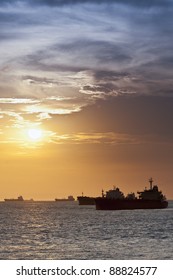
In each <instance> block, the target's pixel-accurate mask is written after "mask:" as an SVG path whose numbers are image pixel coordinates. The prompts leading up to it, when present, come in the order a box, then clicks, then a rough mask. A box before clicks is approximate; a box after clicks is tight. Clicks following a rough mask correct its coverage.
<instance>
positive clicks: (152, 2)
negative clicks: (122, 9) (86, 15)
mask: <svg viewBox="0 0 173 280" xmlns="http://www.w3.org/2000/svg"><path fill="white" fill-rule="evenodd" d="M14 2H16V3H17V2H18V3H19V2H21V3H22V2H23V3H29V4H35V5H47V6H60V5H61V6H62V5H74V4H83V3H93V4H122V5H129V6H136V7H153V6H156V7H157V6H161V7H169V6H171V5H172V1H171V0H140V1H139V0H1V1H0V4H13V3H14Z"/></svg>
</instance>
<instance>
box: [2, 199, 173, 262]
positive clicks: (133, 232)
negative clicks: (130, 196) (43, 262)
mask: <svg viewBox="0 0 173 280" xmlns="http://www.w3.org/2000/svg"><path fill="white" fill-rule="evenodd" d="M172 244H173V201H171V202H169V207H168V208H167V209H159V210H130V211H129V210H124V211H96V210H95V207H94V206H79V205H78V203H77V202H33V203H25V202H24V203H23V202H22V203H21V202H16V203H4V202H1V203H0V259H5V260H7V259H17V260H19V259H37V260H38V259H53V260H55V259H57V260H58V259H64V260H67V259H74V260H75V259H115V260H116V259H127V260H130V259H146V260H149V259H173V247H172V246H173V245H172Z"/></svg>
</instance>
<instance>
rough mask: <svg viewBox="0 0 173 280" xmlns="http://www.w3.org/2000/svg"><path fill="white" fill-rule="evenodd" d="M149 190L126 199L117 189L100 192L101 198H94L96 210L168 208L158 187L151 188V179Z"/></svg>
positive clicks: (128, 196) (151, 180) (131, 194)
mask: <svg viewBox="0 0 173 280" xmlns="http://www.w3.org/2000/svg"><path fill="white" fill-rule="evenodd" d="M149 182H150V188H149V189H144V191H140V192H137V193H138V195H139V196H138V197H136V196H135V194H134V193H129V194H128V195H127V196H126V197H125V196H124V194H123V193H122V192H121V191H120V189H119V188H115V187H114V189H112V190H109V191H107V192H106V195H104V192H103V191H102V197H97V198H95V204H96V210H130V209H161V208H167V207H168V201H167V200H166V197H165V196H164V195H163V194H162V191H159V189H158V186H157V185H155V186H153V179H152V178H150V179H149Z"/></svg>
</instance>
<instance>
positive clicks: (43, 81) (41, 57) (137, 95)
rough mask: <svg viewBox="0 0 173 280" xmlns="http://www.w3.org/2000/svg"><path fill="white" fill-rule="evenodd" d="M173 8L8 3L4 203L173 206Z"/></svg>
mask: <svg viewBox="0 0 173 280" xmlns="http://www.w3.org/2000/svg"><path fill="white" fill-rule="evenodd" d="M172 12H173V0H157V1H154V0H150V1H149V0H148V1H147V0H145V1H143V0H141V1H138V0H121V1H120V0H114V1H113V0H112V1H111V0H109V1H108V0H107V1H104V0H100V1H96V0H94V1H93V0H92V1H91V0H81V1H80V0H76V1H75V0H11V1H10V0H1V1H0V155H1V160H0V169H1V176H0V186H1V193H0V199H1V200H3V199H4V198H5V197H6V198H9V197H17V196H18V195H23V197H24V198H31V197H32V198H34V199H38V200H45V199H48V200H52V199H54V198H55V197H59V198H61V197H67V196H68V195H73V196H74V197H76V196H78V195H81V194H82V192H83V193H84V195H90V196H91V195H92V196H99V195H101V190H102V189H103V190H105V191H107V190H108V189H110V188H112V186H113V185H114V186H118V187H120V189H121V190H122V191H123V192H124V193H125V194H127V193H128V192H131V191H134V192H137V191H139V190H142V189H143V188H144V187H147V186H149V183H148V179H149V178H150V177H153V180H154V183H155V184H157V185H158V186H159V188H160V189H161V190H162V191H163V192H164V194H165V195H166V197H167V198H168V199H173V187H172V185H173V172H172V170H173V125H172V120H173V79H172V76H173V54H172V46H173V17H172Z"/></svg>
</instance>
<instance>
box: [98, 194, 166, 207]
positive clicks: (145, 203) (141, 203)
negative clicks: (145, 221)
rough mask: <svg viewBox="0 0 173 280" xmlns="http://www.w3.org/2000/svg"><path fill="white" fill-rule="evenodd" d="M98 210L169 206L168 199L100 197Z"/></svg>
mask: <svg viewBox="0 0 173 280" xmlns="http://www.w3.org/2000/svg"><path fill="white" fill-rule="evenodd" d="M95 204H96V210H133V209H162V208H167V207H168V202H167V201H160V200H144V199H134V200H126V199H124V200H120V199H109V198H102V197H98V198H96V199H95Z"/></svg>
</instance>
